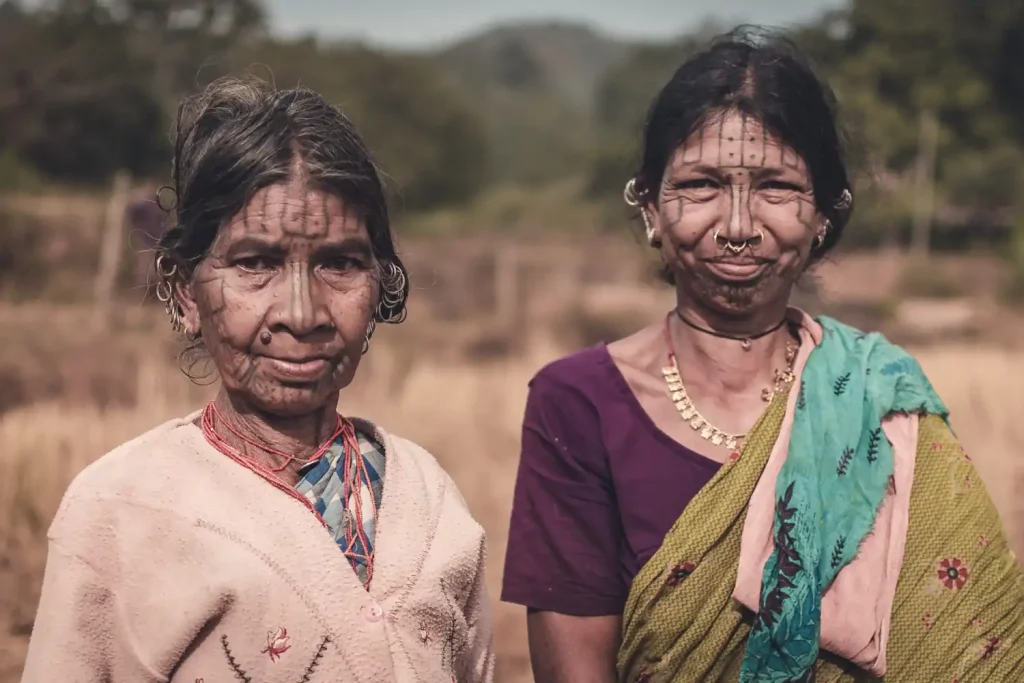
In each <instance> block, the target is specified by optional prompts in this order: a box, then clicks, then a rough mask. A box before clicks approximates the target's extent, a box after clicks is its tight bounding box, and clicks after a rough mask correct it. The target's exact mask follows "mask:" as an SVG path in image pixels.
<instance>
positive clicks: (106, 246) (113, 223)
mask: <svg viewBox="0 0 1024 683" xmlns="http://www.w3.org/2000/svg"><path fill="white" fill-rule="evenodd" d="M131 185H132V178H131V174H130V173H128V172H127V171H118V172H117V174H116V175H115V176H114V184H113V188H112V190H111V192H110V199H109V200H108V201H107V211H106V217H105V220H104V226H103V239H102V242H101V243H100V261H99V270H98V271H97V274H96V283H95V289H94V291H93V295H94V299H93V301H94V313H93V327H94V329H95V330H96V331H100V332H102V331H105V330H108V329H109V328H110V318H111V311H112V308H113V299H114V288H115V285H116V284H117V274H118V271H119V270H120V266H121V251H122V250H123V248H124V216H125V210H126V209H127V207H128V201H129V197H130V193H131Z"/></svg>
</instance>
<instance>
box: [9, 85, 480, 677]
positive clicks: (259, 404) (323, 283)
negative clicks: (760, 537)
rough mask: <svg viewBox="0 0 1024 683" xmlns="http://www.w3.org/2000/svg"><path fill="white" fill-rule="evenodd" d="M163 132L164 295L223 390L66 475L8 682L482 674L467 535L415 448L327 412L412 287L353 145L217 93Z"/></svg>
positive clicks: (313, 103)
mask: <svg viewBox="0 0 1024 683" xmlns="http://www.w3.org/2000/svg"><path fill="white" fill-rule="evenodd" d="M176 137H177V140H176V148H175V161H174V179H173V191H174V194H175V207H174V216H175V221H174V224H173V225H172V226H171V227H170V229H169V230H168V231H167V232H166V234H165V235H164V236H163V238H162V240H161V242H160V244H159V246H158V248H157V256H156V270H157V273H158V279H159V284H158V295H159V297H160V299H161V300H162V301H164V302H165V303H166V306H167V311H168V314H169V316H170V319H171V323H172V326H173V327H174V329H175V330H176V331H180V332H183V333H184V334H185V336H186V338H187V339H189V340H190V341H191V342H192V344H193V346H194V347H196V348H198V347H202V348H203V349H204V351H205V352H206V353H207V354H208V355H209V357H210V359H211V360H212V365H213V366H214V367H215V368H216V370H217V372H218V373H219V376H220V380H221V384H222V388H221V390H220V392H219V394H218V395H217V397H216V399H215V400H214V401H213V402H211V403H210V404H209V405H207V406H206V407H205V408H204V409H202V410H201V411H199V412H197V413H195V414H192V415H188V416H185V417H183V418H181V419H177V420H172V421H171V422H168V423H166V424H164V425H162V426H159V427H157V428H156V429H154V430H152V431H150V432H148V433H146V434H143V435H142V436H140V437H138V438H136V439H135V440H133V441H131V442H129V443H127V444H124V445H123V446H121V447H119V448H117V449H115V450H114V451H113V452H111V453H109V454H107V455H106V456H104V457H102V458H100V459H99V460H98V461H97V462H96V463H94V464H93V465H91V466H90V467H89V468H87V469H86V470H85V471H84V472H82V473H81V474H80V475H79V476H78V477H77V478H76V479H75V481H74V482H73V483H72V484H71V486H70V488H69V489H68V491H67V493H66V494H65V497H64V500H63V502H62V503H61V506H60V509H59V511H58V513H57V516H56V518H55V519H54V521H53V525H52V527H51V529H50V533H49V539H50V545H49V557H48V560H47V566H46V573H45V579H44V583H43V591H42V598H41V601H40V605H39V611H38V615H37V618H36V622H35V627H34V630H33V634H32V640H31V644H30V647H29V654H28V661H27V664H26V667H25V671H24V676H23V679H22V680H23V681H25V683H35V682H37V681H40V682H41V681H52V680H66V681H76V682H87V681H114V682H121V681H124V682H128V681H130V682H131V683H140V682H144V681H175V682H177V681H186V682H187V683H194V682H196V681H202V682H203V683H215V682H218V681H224V682H227V681H236V680H240V681H254V682H258V683H263V682H270V681H281V682H282V683H291V682H296V681H312V682H316V681H332V682H333V681H342V680H343V681H351V682H353V683H378V682H381V681H410V682H412V681H416V682H418V683H435V682H437V683H449V682H452V681H459V682H460V683H463V682H465V683H476V682H478V681H479V682H484V681H490V680H491V679H492V678H493V668H494V656H493V647H492V641H491V637H492V622H491V616H490V611H489V607H488V598H487V593H486V589H485V587H484V555H485V540H484V533H483V530H482V528H481V527H480V525H479V524H478V523H477V522H476V521H475V520H474V519H473V517H472V516H471V515H470V513H469V511H468V509H467V507H466V504H465V502H464V500H463V498H462V496H461V495H460V494H459V491H458V490H457V488H456V487H455V485H454V483H453V482H452V480H451V479H450V478H449V477H448V476H447V475H446V474H445V472H444V471H443V470H442V469H441V467H440V466H439V465H438V464H437V462H436V461H435V460H434V459H433V457H431V456H430V454H428V453H427V452H425V451H424V450H423V449H421V448H419V447H418V446H416V445H415V444H413V443H411V442H409V441H406V440H404V439H401V438H399V437H397V436H394V435H392V434H389V433H388V432H386V431H384V430H383V429H382V428H380V427H378V426H376V425H373V424H371V423H369V422H366V421H363V420H358V419H354V418H352V419H350V418H347V417H342V416H339V415H338V414H337V409H336V406H337V403H338V395H339V392H340V391H341V390H342V389H344V388H345V387H346V386H348V385H349V384H350V383H351V382H352V379H353V376H354V375H355V372H356V368H357V367H358V364H359V360H360V357H361V355H362V354H363V353H365V352H366V351H367V349H368V348H369V345H370V338H371V335H372V334H373V330H374V327H375V325H376V324H377V323H397V322H401V320H402V319H403V318H404V314H405V303H406V297H407V294H408V289H409V288H408V280H407V278H406V274H405V269H404V267H403V265H402V263H401V261H400V260H399V258H398V256H397V255H396V253H395V247H394V244H393V241H392V236H391V231H390V227H389V222H388V213H387V208H386V204H385V200H384V194H383V191H382V185H381V181H380V178H379V177H378V174H377V171H376V169H375V167H374V165H373V163H372V161H371V159H370V156H369V154H368V152H367V149H366V148H365V146H364V145H363V142H362V141H361V139H360V138H359V136H358V133H357V132H356V130H355V129H354V127H353V126H352V124H351V123H350V122H349V121H348V120H347V119H346V118H345V117H344V116H343V115H342V114H341V113H340V112H339V111H338V110H337V109H335V108H334V107H332V106H330V105H329V104H327V103H326V102H325V101H324V100H323V99H322V98H321V97H320V96H319V95H318V94H316V93H314V92H312V91H309V90H305V89H297V90H276V89H274V88H271V87H269V86H267V85H265V84H263V83H262V82H259V81H255V80H224V81H219V82H217V83H215V84H213V85H212V86H210V87H209V88H208V89H207V90H206V91H205V92H203V93H202V94H199V95H197V96H194V97H192V98H189V99H187V100H186V101H185V102H184V103H183V104H182V106H181V107H180V109H179V112H178V120H177V131H176Z"/></svg>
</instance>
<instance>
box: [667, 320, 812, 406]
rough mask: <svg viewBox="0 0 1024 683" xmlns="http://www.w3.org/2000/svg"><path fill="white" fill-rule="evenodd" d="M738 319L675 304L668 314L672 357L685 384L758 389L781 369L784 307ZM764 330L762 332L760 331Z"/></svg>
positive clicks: (708, 389)
mask: <svg viewBox="0 0 1024 683" xmlns="http://www.w3.org/2000/svg"><path fill="white" fill-rule="evenodd" d="M766 313H767V312H763V313H762V314H761V315H758V316H756V317H751V318H750V319H749V320H744V319H727V320H716V319H714V318H713V317H711V316H707V315H701V313H700V311H697V310H694V309H690V308H683V307H680V308H678V309H677V310H676V311H675V312H674V313H673V314H671V315H670V316H669V330H670V333H671V335H672V345H673V347H674V350H675V353H676V362H677V364H678V365H679V368H680V373H681V374H682V376H683V379H684V382H685V383H686V385H687V388H688V389H689V388H691V387H692V389H694V390H696V391H697V392H698V393H718V392H719V391H725V392H729V393H748V392H749V393H755V392H757V393H760V391H761V390H762V389H763V388H764V387H765V386H770V385H771V383H772V382H773V381H774V371H775V370H776V369H779V370H781V369H783V368H784V367H785V363H786V348H787V346H788V345H789V344H790V343H792V341H793V335H792V333H791V331H790V327H789V325H786V324H782V325H780V324H779V323H780V322H783V321H784V318H785V316H786V310H785V308H783V309H781V310H779V311H777V312H775V313H773V314H771V315H766ZM766 332H767V334H765V333H766Z"/></svg>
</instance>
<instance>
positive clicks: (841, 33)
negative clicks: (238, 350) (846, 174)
mask: <svg viewBox="0 0 1024 683" xmlns="http://www.w3.org/2000/svg"><path fill="white" fill-rule="evenodd" d="M602 4H605V5H606V6H604V7H603V8H601V7H600V6H601V5H602ZM708 6H709V4H708V3H703V2H697V1H696V0H692V1H691V0H673V1H671V2H669V1H668V0H632V1H631V2H628V3H617V6H613V5H612V4H611V3H594V2H589V1H585V0H543V2H542V1H541V0H519V1H518V2H515V3H507V2H499V1H498V0H473V1H472V2H471V1H470V0H433V1H432V2H429V3H426V2H419V1H418V0H378V1H377V2H372V3H348V2H346V3H341V2H328V1H327V0H322V1H318V0H108V1H106V2H101V1H100V0H34V1H33V0H20V1H19V0H0V683H8V682H11V681H16V680H18V678H19V676H20V671H21V664H22V661H23V657H24V653H25V647H26V645H27V642H28V636H29V634H30V632H31V627H32V621H33V616H34V611H35V607H36V603H37V601H38V591H39V585H40V581H41V577H42V570H43V566H44V562H45V556H46V542H45V533H46V529H47V526H48V525H49V523H50V520H51V519H52V516H53V513H54V511H55V509H56V506H57V504H58V502H59V500H60V497H61V495H62V494H63V492H64V489H65V487H66V486H67V484H68V482H69V481H70V479H71V478H72V477H73V476H74V475H75V474H76V473H77V472H78V471H79V470H80V469H81V468H82V467H83V466H85V465H86V464H88V463H89V462H90V461H91V460H93V459H94V458H96V457H98V456H99V455H101V454H103V453H104V452H106V451H107V450H109V449H110V448H112V447H113V446H115V445H117V444H119V443H121V442H123V441H125V440H127V439H129V438H131V437H133V436H135V435H137V434H139V433H141V432H142V431H144V430H146V429H149V428H150V427H153V426H155V425H156V424H158V423H159V422H162V421H164V420H166V419H169V418H171V417H174V416H178V415H182V414H184V413H186V412H188V411H191V410H193V409H195V408H198V407H199V406H200V405H201V404H202V402H203V401H204V400H205V399H206V398H207V397H209V396H210V395H211V394H212V392H213V391H214V390H215V387H212V386H197V385H194V384H192V383H190V382H189V380H188V379H186V378H185V377H184V376H183V375H182V374H181V372H180V369H179V361H178V354H179V353H180V351H181V349H182V345H181V343H180V340H178V339H175V338H174V337H173V335H172V334H171V332H170V329H169V326H168V324H167V322H166V318H165V316H164V315H163V312H162V309H161V307H160V306H159V305H158V304H156V303H155V302H153V301H152V294H149V295H147V288H146V283H147V277H148V275H149V270H148V269H149V260H150V258H149V256H150V255H149V254H148V253H147V252H146V250H147V249H149V248H150V247H151V246H152V243H153V242H152V240H153V239H154V237H155V236H156V235H158V234H159V231H160V229H161V221H162V218H163V214H162V213H161V212H160V211H159V210H157V209H156V206H155V204H153V202H152V199H153V197H154V193H155V191H156V189H157V188H158V187H159V186H160V185H162V184H164V183H166V182H167V180H168V177H169V174H170V164H171V156H170V143H169V140H170V138H169V133H170V129H171V121H172V118H173V114H174V111H175V107H176V103H177V101H178V100H179V99H180V98H181V96H182V95H183V94H186V93H190V92H194V91H195V90H196V89H197V88H199V87H201V86H202V85H204V84H205V83H208V82H209V81H210V80H212V79H213V78H216V77H217V76H220V75H224V74H228V73H231V74H239V73H245V72H247V73H255V74H258V75H262V76H264V77H266V78H269V79H273V81H274V82H276V83H277V85H279V86H282V87H291V86H294V85H296V84H300V83H301V84H303V85H306V86H309V87H312V88H314V89H316V90H318V91H320V92H321V93H323V94H324V95H326V97H327V98H328V99H329V100H331V101H332V102H334V103H336V104H338V105H339V106H340V107H341V108H342V109H343V110H344V111H345V112H346V113H347V114H348V115H349V116H350V117H351V118H352V119H353V120H354V121H355V122H356V124H357V125H358V126H359V128H360V130H361V131H362V133H363V134H364V136H365V137H366V139H367V141H368V142H369V144H370V146H371V148H372V149H373V150H374V151H375V153H376V155H377V158H378V161H379V163H380V165H381V167H382V168H383V169H384V170H385V171H386V173H387V175H388V182H389V186H390V189H391V194H392V200H393V207H394V219H395V225H396V229H397V231H398V234H399V237H400V240H401V244H400V247H401V250H402V253H403V255H404V257H405V259H406V262H407V264H408V265H409V266H410V270H411V273H412V284H413V291H412V298H411V307H410V311H411V312H410V318H409V320H408V321H407V323H405V324H404V325H402V326H400V327H397V328H392V327H390V326H385V327H386V329H380V330H379V332H378V333H377V336H376V337H375V338H374V343H373V346H372V349H371V351H370V353H369V355H368V356H366V358H365V359H364V365H363V366H362V367H361V369H360V372H359V375H358V378H357V380H356V383H355V385H354V386H353V387H352V388H351V389H350V390H349V391H347V392H346V393H345V395H344V396H343V399H342V404H343V405H342V408H343V410H345V411H348V412H350V413H355V414H360V415H364V416H366V417H370V418H373V419H376V420H379V421H380V422H381V423H383V424H384V425H385V426H386V427H388V428H390V429H391V430H392V431H396V432H398V433H401V434H402V435H404V436H407V437H409V438H412V439H414V440H416V441H418V442H419V443H421V444H422V445H424V446H425V447H427V448H428V449H430V450H432V451H433V452H434V453H436V454H437V456H438V458H439V459H440V460H441V461H442V463H443V464H444V465H445V466H446V467H447V468H448V470H449V471H450V472H451V473H452V474H453V476H454V477H455V479H456V480H457V482H458V483H459V484H460V486H461V488H462V490H463V491H464V492H465V494H466V497H467V499H468V500H469V503H470V505H471V507H472V508H473V510H474V512H475V513H476V515H477V516H478V518H479V519H481V521H482V522H483V523H484V524H485V526H486V527H487V529H488V532H489V538H490V567H489V572H490V574H489V577H490V581H491V590H492V597H493V598H494V599H495V601H496V598H497V595H498V593H499V580H500V573H501V565H502V562H503V560H504V557H503V555H504V544H505V525H506V523H507V518H508V510H509V507H510V497H511V491H512V486H513V484H514V477H515V471H516V463H517V456H518V453H517V450H518V440H519V421H520V419H521V416H522V409H523V404H524V400H525V395H526V388H527V381H528V380H529V378H530V377H531V375H532V374H533V373H534V372H535V371H536V370H537V369H539V368H540V367H541V366H542V365H543V364H544V363H546V362H548V361H549V360H552V359H554V358H555V357H557V356H559V355H561V354H564V353H567V352H569V351H572V350H574V349H578V348H581V347H583V346H585V345H589V344H593V343H596V342H599V341H610V340H612V339H614V338H616V337H619V336H622V335H624V334H627V333H629V332H631V331H633V330H634V329H636V328H638V327H640V326H642V325H644V324H647V323H648V322H650V321H652V320H654V319H656V317H657V316H659V315H661V314H662V313H663V311H665V310H667V308H668V307H669V306H670V305H671V302H672V299H673V296H672V293H671V292H670V291H668V290H667V289H666V288H664V287H662V286H659V285H657V284H655V280H654V278H653V277H652V273H653V271H654V265H655V263H654V258H653V256H652V254H651V253H650V251H649V250H648V249H647V248H646V247H645V246H644V245H643V240H642V239H638V238H637V236H636V231H635V227H636V226H635V225H633V224H632V222H631V220H630V217H629V215H628V213H627V211H626V210H625V207H624V206H623V205H622V202H621V191H622V187H623V184H624V183H625V181H626V179H627V178H628V177H629V175H630V173H631V172H632V171H634V170H635V168H636V166H637V163H638V156H639V145H638V141H639V136H640V127H641V122H642V119H643V116H644V114H645V111H646V108H647V106H648V104H649V103H650V100H651V98H652V97H653V96H654V95H655V93H656V92H657V90H658V89H659V87H660V86H661V85H662V84H663V83H664V82H665V81H666V80H667V78H668V77H669V76H670V75H671V73H672V72H673V71H674V70H675V68H676V67H677V66H678V65H679V64H680V63H681V62H682V61H683V60H684V59H685V58H686V57H687V56H688V55H689V54H691V53H692V52H693V51H694V50H695V49H697V47H698V46H700V45H701V44H702V43H703V42H704V41H706V40H707V39H708V38H709V37H711V36H713V35H715V34H716V33H719V32H721V31H723V30H727V29H729V28H731V27H732V26H733V25H735V24H737V23H743V22H756V23H762V24H768V25H773V26H784V27H786V28H787V29H788V30H790V31H791V32H792V35H793V37H794V38H795V39H796V40H797V41H798V42H799V43H800V44H801V45H802V46H803V47H804V48H805V49H806V50H807V51H808V52H809V53H810V55H811V56H812V57H813V59H814V60H815V62H816V64H817V66H818V68H819V70H820V71H821V73H823V74H824V75H825V76H827V78H829V79H830V81H831V83H832V84H833V86H834V87H835V89H836V91H837V94H838V96H839V98H840V101H841V104H842V106H843V116H844V121H845V123H846V125H847V127H848V128H849V130H850V133H851V163H852V164H853V168H854V169H855V175H856V178H857V182H856V192H855V194H856V197H857V202H856V204H857V210H856V214H855V216H854V220H853V223H852V224H851V225H850V226H849V227H848V228H847V230H846V233H845V236H844V242H843V244H842V245H841V247H840V250H839V251H838V252H837V253H836V254H835V256H834V258H833V259H832V260H831V261H830V262H828V263H826V264H824V265H822V266H821V267H820V268H818V269H817V270H816V272H814V273H812V274H811V275H810V276H809V277H808V278H807V280H806V282H805V283H804V284H803V285H802V286H801V288H800V291H799V292H798V294H797V296H796V299H797V303H799V304H800V305H802V306H805V307H807V308H808V309H810V310H812V311H813V312H826V313H829V314H831V315H835V316H837V317H840V318H842V319H843V320H845V321H847V322H849V323H851V324H854V325H858V326H862V327H865V328H870V329H878V330H882V331H884V332H885V333H886V334H888V335H890V337H891V338H892V339H894V340H895V341H897V342H899V343H901V344H904V345H906V346H908V347H909V348H911V349H912V350H913V351H914V352H915V353H916V354H918V357H919V358H920V359H921V361H922V363H923V365H924V366H925V369H926V370H927V371H928V372H929V374H930V376H931V378H932V380H933V382H934V383H935V384H936V385H937V387H938V389H939V391H940V393H942V395H943V396H944V398H945V400H946V401H947V402H948V404H949V405H950V407H951V408H952V410H953V421H954V426H955V427H956V429H957V431H958V434H959V435H960V436H961V437H962V438H963V440H964V443H965V446H966V448H967V449H968V451H969V452H970V453H971V455H972V456H973V458H974V461H975V462H976V463H977V466H978V469H979V472H980V476H981V478H982V480H984V482H985V483H986V484H987V486H988V487H989V489H990V491H991V493H992V496H993V498H994V499H995V501H996V503H997V505H998V507H999V509H1000V511H1001V512H1002V515H1003V518H1004V520H1005V522H1006V525H1007V527H1008V529H1009V532H1010V534H1011V536H1012V538H1013V543H1014V544H1015V547H1016V548H1017V552H1018V554H1020V553H1024V503H1022V502H1020V495H1019V493H1018V491H1019V490H1020V485H1021V483H1024V474H1022V473H1024V420H1022V419H1021V416H1022V414H1024V388H1022V387H1024V346H1022V342H1021V339H1022V333H1024V315H1022V310H1024V309H1022V308H1020V306H1021V304H1022V303H1024V72H1022V70H1021V66H1022V65H1024V0H853V1H852V2H843V1H842V0H776V1H775V2H772V3H765V2H762V1H761V0H718V2H716V3H713V6H714V8H715V10H714V11H715V12H716V14H714V15H710V16H709V15H708V14H707V12H708V10H707V7H708ZM496 610H497V612H496V614H497V622H498V632H497V647H498V652H499V655H500V659H499V667H498V680H499V681H501V682H521V681H522V682H525V681H529V680H531V679H530V674H529V664H528V657H527V654H526V647H525V629H524V619H523V611H522V610H521V609H520V608H515V607H510V606H504V605H502V606H497V607H496Z"/></svg>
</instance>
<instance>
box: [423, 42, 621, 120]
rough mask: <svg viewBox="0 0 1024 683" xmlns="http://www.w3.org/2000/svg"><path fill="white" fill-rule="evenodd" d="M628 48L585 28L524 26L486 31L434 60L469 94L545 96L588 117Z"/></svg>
mask: <svg viewBox="0 0 1024 683" xmlns="http://www.w3.org/2000/svg"><path fill="white" fill-rule="evenodd" d="M630 47H631V46H630V45H629V44H627V43H623V42H620V41H617V40H614V39H612V38H609V37H607V36H605V35H602V34H601V33H599V32H597V31H595V30H594V29H592V28H590V27H588V26H586V25H583V24H572V23H524V24H506V25H502V26H497V27H495V28H492V29H489V30H487V31H485V32H483V33H480V34H477V35H475V36H472V37H470V38H467V39H465V40H462V41H460V42H458V43H456V44H454V45H452V46H451V47H449V48H447V49H444V50H443V51H442V52H440V53H439V55H438V57H439V59H440V61H441V63H442V64H443V65H444V66H445V67H446V68H447V69H449V70H450V71H451V73H452V74H453V75H454V76H455V77H456V78H458V80H460V81H461V82H462V83H463V84H464V85H465V86H467V87H468V88H470V89H471V90H474V91H479V90H481V89H490V88H501V89H508V90H518V91H532V92H546V93H549V94H557V95H559V96H560V97H562V98H564V99H565V100H566V101H567V102H569V103H571V104H572V105H573V106H575V107H577V108H579V109H580V110H583V111H589V110H590V108H591V106H592V104H593V95H594V89H595V87H596V86H597V83H598V81H599V80H600V79H601V77H602V76H603V75H604V74H605V73H606V71H607V70H608V69H609V68H610V67H612V66H614V65H615V64H618V63H620V62H621V61H622V60H623V59H625V58H626V57H627V56H628V55H629V53H630Z"/></svg>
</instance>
